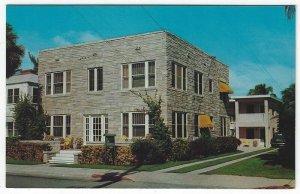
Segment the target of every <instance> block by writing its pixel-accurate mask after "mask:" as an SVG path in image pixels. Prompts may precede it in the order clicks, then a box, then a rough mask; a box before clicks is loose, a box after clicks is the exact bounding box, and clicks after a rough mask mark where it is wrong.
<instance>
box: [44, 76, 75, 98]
mask: <svg viewBox="0 0 300 194" xmlns="http://www.w3.org/2000/svg"><path fill="white" fill-rule="evenodd" d="M68 71H69V72H70V80H71V81H70V83H71V84H70V92H67V72H68ZM55 73H63V92H62V93H57V94H54V74H55ZM47 75H50V77H51V85H50V94H47ZM71 90H72V71H71V70H65V71H57V72H50V73H45V96H53V95H66V94H67V93H71Z"/></svg>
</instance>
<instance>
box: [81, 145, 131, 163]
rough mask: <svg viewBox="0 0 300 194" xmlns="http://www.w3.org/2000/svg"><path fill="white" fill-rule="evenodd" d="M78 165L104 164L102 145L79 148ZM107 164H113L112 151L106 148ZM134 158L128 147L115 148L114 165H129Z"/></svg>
mask: <svg viewBox="0 0 300 194" xmlns="http://www.w3.org/2000/svg"><path fill="white" fill-rule="evenodd" d="M81 152H82V153H81V156H80V157H79V163H80V164H105V162H106V161H105V146H104V145H85V146H82V147H81ZM107 154H108V160H107V162H108V163H109V164H113V149H112V148H107ZM134 159H135V157H134V156H133V155H132V153H131V151H130V148H129V147H128V146H117V147H116V155H115V165H131V164H133V163H134Z"/></svg>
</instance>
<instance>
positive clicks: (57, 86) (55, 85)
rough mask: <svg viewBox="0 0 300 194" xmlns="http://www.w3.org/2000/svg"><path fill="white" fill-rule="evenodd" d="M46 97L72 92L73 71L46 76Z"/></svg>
mask: <svg viewBox="0 0 300 194" xmlns="http://www.w3.org/2000/svg"><path fill="white" fill-rule="evenodd" d="M45 86H46V95H53V94H66V93H69V92H71V71H63V72H54V73H47V74H46V75H45Z"/></svg>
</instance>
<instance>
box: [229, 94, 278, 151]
mask: <svg viewBox="0 0 300 194" xmlns="http://www.w3.org/2000/svg"><path fill="white" fill-rule="evenodd" d="M230 104H231V122H230V129H231V130H232V131H235V135H236V137H237V138H238V139H240V140H241V142H242V145H241V146H249V147H256V146H257V147H270V141H271V139H272V137H273V134H274V133H275V132H278V121H279V106H280V104H281V101H280V100H279V99H278V98H276V97H274V96H271V95H253V96H234V97H231V100H230Z"/></svg>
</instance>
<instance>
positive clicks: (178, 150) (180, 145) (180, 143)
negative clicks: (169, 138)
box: [170, 139, 192, 160]
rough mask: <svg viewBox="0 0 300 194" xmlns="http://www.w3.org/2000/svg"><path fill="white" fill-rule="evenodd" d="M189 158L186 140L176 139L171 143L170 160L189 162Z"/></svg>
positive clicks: (189, 149) (188, 145)
mask: <svg viewBox="0 0 300 194" xmlns="http://www.w3.org/2000/svg"><path fill="white" fill-rule="evenodd" d="M191 156H192V155H191V148H190V144H189V142H188V141H187V140H183V139H176V140H174V141H173V142H172V151H171V156H170V159H171V160H189V159H191Z"/></svg>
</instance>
